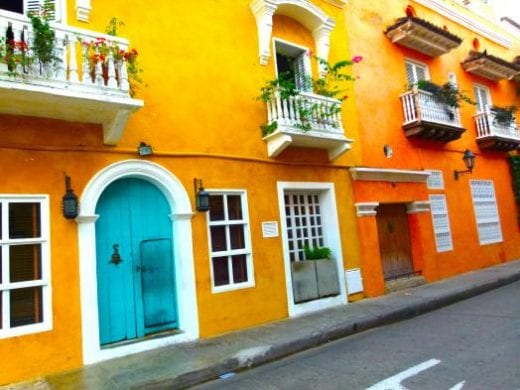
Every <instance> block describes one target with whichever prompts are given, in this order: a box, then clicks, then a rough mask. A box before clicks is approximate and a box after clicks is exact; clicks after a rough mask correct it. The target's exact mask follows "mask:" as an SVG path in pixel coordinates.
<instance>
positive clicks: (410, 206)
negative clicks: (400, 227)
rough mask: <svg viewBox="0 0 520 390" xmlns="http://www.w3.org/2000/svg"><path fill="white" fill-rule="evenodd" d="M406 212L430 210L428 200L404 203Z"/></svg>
mask: <svg viewBox="0 0 520 390" xmlns="http://www.w3.org/2000/svg"><path fill="white" fill-rule="evenodd" d="M406 210H407V212H408V214H418V213H426V212H429V211H430V201H428V200H420V201H417V202H411V203H407V204H406Z"/></svg>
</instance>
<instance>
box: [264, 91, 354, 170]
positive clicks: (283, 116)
mask: <svg viewBox="0 0 520 390" xmlns="http://www.w3.org/2000/svg"><path fill="white" fill-rule="evenodd" d="M302 112H305V113H304V114H302ZM267 122H268V125H269V124H273V123H274V122H276V124H277V126H276V130H275V131H274V133H272V134H270V135H267V136H266V137H264V140H265V141H266V142H267V145H268V155H269V157H276V156H277V155H278V154H280V153H281V152H282V151H283V150H284V149H285V148H287V147H288V146H290V145H292V146H298V147H309V148H321V149H326V150H327V151H328V153H329V159H330V160H334V159H336V158H337V157H339V156H340V155H341V154H343V153H344V152H345V151H347V150H348V149H350V144H351V143H352V142H353V141H352V140H351V139H348V138H346V137H345V135H344V129H343V123H342V117H341V101H340V100H338V99H333V98H329V97H325V96H321V95H316V94H313V93H309V92H301V93H300V94H299V95H298V96H293V97H290V98H288V99H282V98H281V97H280V96H279V95H276V97H275V98H273V99H272V100H270V101H268V102H267Z"/></svg>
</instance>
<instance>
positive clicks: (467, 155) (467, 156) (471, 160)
mask: <svg viewBox="0 0 520 390" xmlns="http://www.w3.org/2000/svg"><path fill="white" fill-rule="evenodd" d="M462 161H464V165H465V166H466V168H468V169H466V170H465V171H457V170H455V171H454V172H453V173H454V176H455V180H459V176H460V175H462V174H464V173H471V172H472V171H473V167H475V155H474V154H473V153H471V150H469V149H466V151H465V152H464V156H462Z"/></svg>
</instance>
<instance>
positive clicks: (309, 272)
mask: <svg viewBox="0 0 520 390" xmlns="http://www.w3.org/2000/svg"><path fill="white" fill-rule="evenodd" d="M303 249H304V252H305V260H301V261H295V262H292V263H291V273H292V283H293V295H294V302H295V303H301V302H306V301H310V300H314V299H319V298H324V297H328V296H334V295H338V294H339V283H338V272H337V268H336V262H335V261H334V260H333V259H332V252H331V250H330V249H329V248H327V247H317V246H313V247H310V246H308V245H305V246H304V248H303Z"/></svg>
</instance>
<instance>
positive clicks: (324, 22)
mask: <svg viewBox="0 0 520 390" xmlns="http://www.w3.org/2000/svg"><path fill="white" fill-rule="evenodd" d="M249 7H250V8H251V11H252V12H253V14H254V15H255V19H256V25H257V28H258V49H259V58H260V64H261V65H267V63H268V62H269V58H270V57H271V51H270V49H269V43H270V41H271V35H272V32H273V15H274V14H275V13H278V14H280V15H285V16H288V17H290V18H293V19H295V20H297V21H299V22H300V23H302V24H303V25H304V26H305V27H306V28H307V29H309V30H310V31H311V32H312V35H313V37H314V39H315V41H316V55H317V56H318V57H320V58H323V59H325V60H326V59H328V56H329V44H330V32H331V31H332V30H333V29H334V26H335V25H336V22H335V20H334V19H332V18H329V17H328V16H327V14H326V13H325V12H324V11H323V10H322V9H321V8H319V7H317V6H316V5H314V4H312V3H311V2H310V1H308V0H253V1H252V2H251V4H250V5H249ZM319 73H320V75H322V76H323V75H324V74H325V73H324V67H323V65H321V66H320V69H319Z"/></svg>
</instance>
